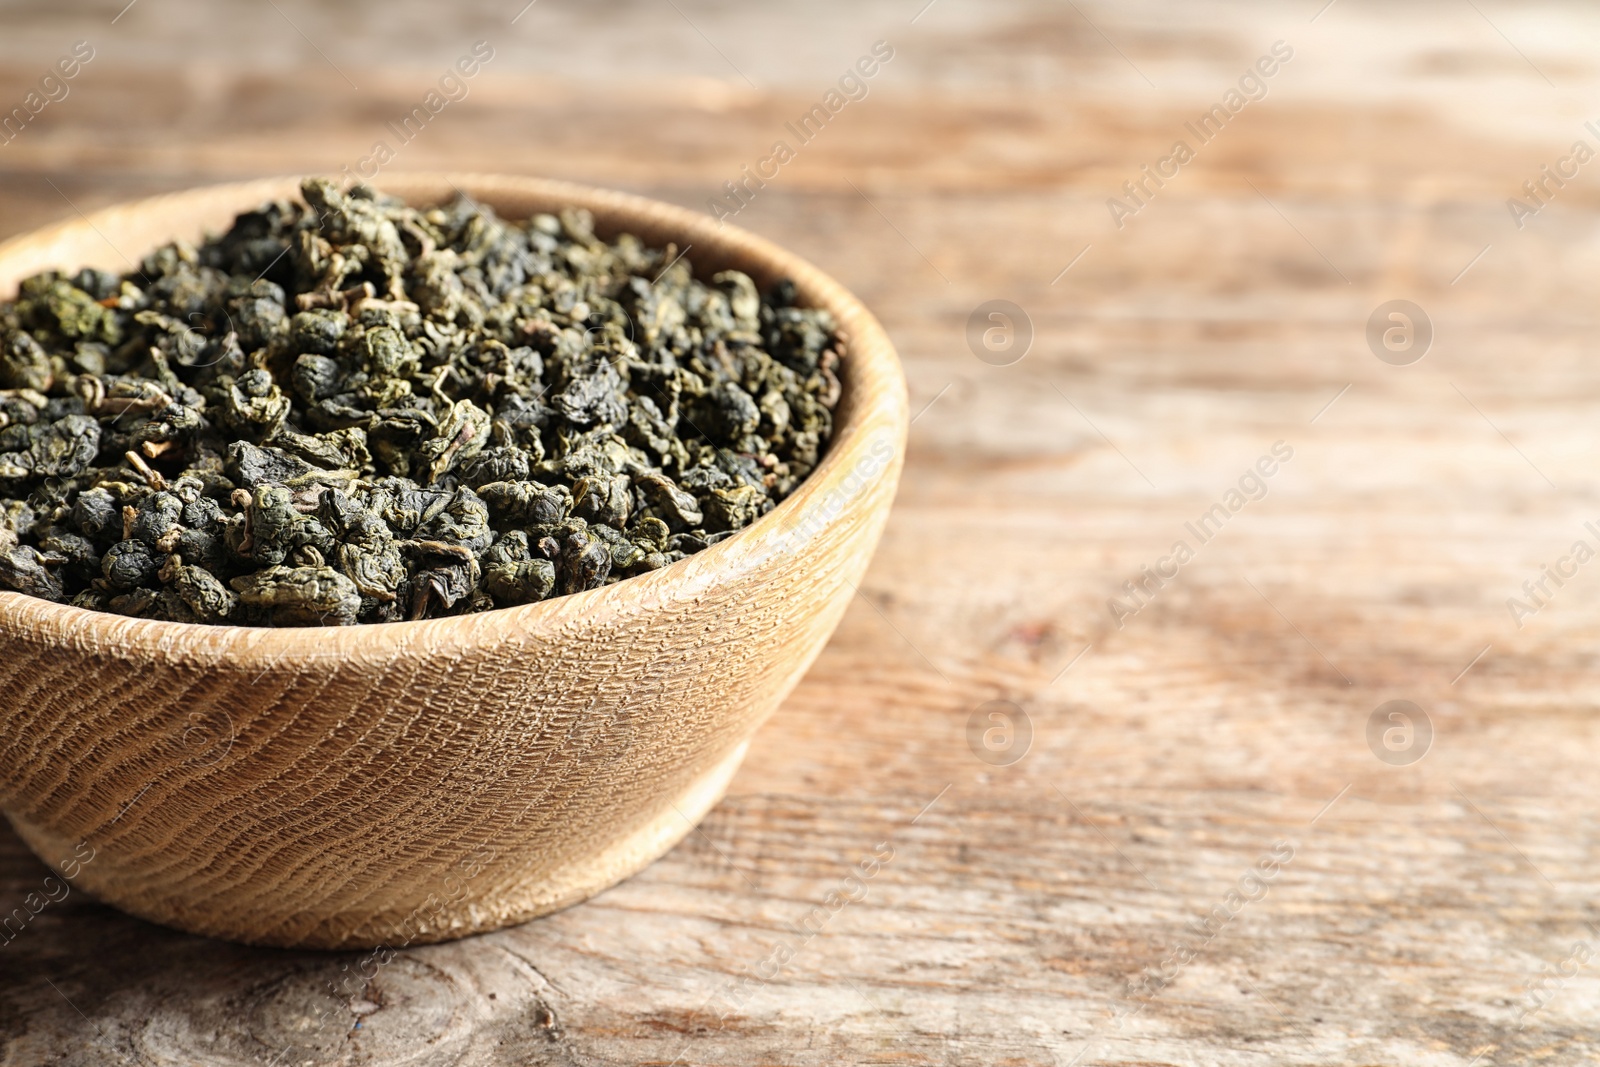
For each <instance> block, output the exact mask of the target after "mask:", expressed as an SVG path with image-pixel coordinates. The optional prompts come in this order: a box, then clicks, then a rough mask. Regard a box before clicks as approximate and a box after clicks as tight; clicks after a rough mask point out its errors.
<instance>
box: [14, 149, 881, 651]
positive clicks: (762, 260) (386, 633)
mask: <svg viewBox="0 0 1600 1067" xmlns="http://www.w3.org/2000/svg"><path fill="white" fill-rule="evenodd" d="M302 177H303V176H292V177H281V178H266V179H259V180H254V181H244V182H229V183H223V184H217V185H209V186H200V187H196V188H192V189H187V190H183V191H179V192H174V193H167V194H163V195H159V196H154V197H147V198H144V199H140V200H134V201H128V202H124V203H119V204H115V205H111V206H108V207H105V208H102V209H100V210H97V211H95V212H92V213H89V214H83V213H82V212H79V213H78V215H77V217H68V218H66V219H63V220H61V221H58V222H56V223H52V224H49V225H46V226H44V227H41V228H38V229H35V230H32V231H29V232H27V233H24V234H21V235H18V236H16V237H13V238H11V239H9V240H7V241H5V242H4V243H0V275H3V277H4V280H0V292H3V293H4V296H3V298H4V299H11V298H12V293H13V291H14V286H15V282H16V281H20V280H21V279H22V278H25V277H28V276H31V275H33V274H36V273H38V272H40V271H42V270H51V269H54V270H65V271H70V270H76V269H78V268H79V267H81V266H84V265H86V263H85V262H77V263H72V264H66V265H64V264H60V263H58V262H53V261H52V259H51V257H52V255H59V254H60V253H59V252H57V251H56V249H57V248H58V247H59V246H62V245H66V244H68V243H69V242H71V243H74V246H76V245H81V244H83V243H84V242H85V241H86V240H87V239H88V238H90V237H92V236H94V235H98V236H99V237H100V239H101V241H102V242H103V243H104V244H105V245H107V246H109V247H110V249H111V250H112V251H116V246H115V244H114V243H113V242H112V240H111V238H110V237H107V236H106V234H105V233H104V231H105V230H108V229H109V230H112V231H113V232H115V231H116V230H118V229H119V228H121V225H122V224H124V223H125V222H126V221H127V220H128V219H129V218H130V217H131V218H134V219H137V218H139V217H142V216H146V215H149V214H150V213H152V212H158V213H162V214H164V215H169V216H171V217H172V218H174V219H176V218H177V217H179V213H180V212H182V211H183V210H184V209H186V208H196V209H201V210H200V211H199V215H198V217H196V218H195V220H194V222H193V225H192V227H191V228H189V229H188V230H187V231H185V230H183V229H181V228H180V227H177V226H174V227H173V228H174V229H175V230H177V231H178V232H173V233H171V234H170V235H169V236H168V237H166V238H163V239H162V240H163V241H171V240H179V239H181V240H189V241H193V240H195V239H197V238H199V237H200V236H201V235H202V233H209V232H215V226H214V225H212V221H211V220H212V217H213V216H217V215H219V214H222V213H223V212H224V209H225V211H226V212H227V215H226V218H227V220H228V222H231V219H232V216H233V215H234V214H238V213H241V212H246V211H251V210H254V209H256V208H258V207H260V206H261V205H262V204H264V203H267V202H269V201H272V200H278V199H291V198H297V197H298V192H299V184H300V182H301V180H302ZM336 180H337V179H336ZM368 184H370V185H371V186H372V187H374V188H375V189H377V190H378V191H379V192H380V193H384V194H387V195H391V196H398V197H400V198H401V199H403V200H406V201H407V202H408V203H411V204H436V203H443V202H446V201H448V200H449V199H451V198H452V197H453V196H454V194H455V193H458V192H459V193H465V194H467V195H469V196H471V197H472V198H473V199H475V200H478V201H480V202H482V203H484V204H486V205H487V206H489V207H492V208H494V209H495V210H496V211H497V212H498V213H500V214H501V215H502V217H509V218H513V219H520V218H521V217H526V216H527V214H528V213H529V212H527V211H525V210H520V209H519V210H517V211H513V212H502V211H501V209H500V206H499V205H500V204H504V203H507V202H510V201H512V200H514V199H521V200H524V201H528V200H531V201H533V202H535V205H536V206H534V207H533V208H532V211H553V210H556V209H557V208H559V207H562V206H566V207H580V208H585V209H587V210H589V211H590V212H591V213H592V214H593V215H594V217H595V223H596V225H595V229H596V231H597V232H599V233H601V234H603V235H607V236H611V235H615V234H618V233H622V232H629V233H634V234H637V235H639V236H640V237H641V239H643V240H645V241H646V243H648V244H651V245H653V246H656V247H660V246H661V245H662V244H664V243H665V242H666V241H667V240H675V239H678V238H682V239H685V240H686V241H687V245H686V247H685V252H687V251H688V248H689V247H691V246H692V247H701V248H702V249H704V252H703V254H702V255H700V256H697V257H693V260H692V264H693V267H694V270H695V274H696V275H697V276H700V277H704V276H705V275H706V274H709V273H710V271H711V270H712V269H728V268H729V267H732V268H735V269H740V270H745V271H746V272H748V273H752V274H755V275H757V276H758V278H757V280H758V283H759V282H760V281H761V276H765V277H766V278H767V279H769V280H772V279H775V278H776V277H780V276H782V277H788V278H791V279H792V280H793V281H794V283H795V286H796V288H797V290H798V292H799V293H800V296H801V300H802V302H803V303H804V304H805V305H806V306H810V307H821V308H826V309H827V310H829V311H830V312H832V313H833V315H834V317H835V319H836V321H837V323H838V327H839V333H840V337H841V340H842V341H843V342H844V352H843V358H842V360H841V374H840V380H841V385H842V391H841V394H840V399H839V404H838V406H837V407H836V408H835V422H834V426H833V436H832V438H831V439H830V441H829V443H828V448H827V451H826V452H825V453H824V454H823V457H822V459H821V461H820V462H819V463H818V465H817V467H816V468H815V469H814V470H813V471H812V472H811V473H810V474H809V475H808V476H807V477H806V478H805V480H804V481H803V482H801V484H800V485H799V486H798V487H796V489H795V490H794V491H793V492H792V493H790V494H789V496H788V497H786V498H785V499H784V500H782V501H781V502H779V503H778V505H777V506H776V507H774V508H773V509H772V510H771V511H770V512H768V513H767V514H766V515H763V516H762V517H761V518H759V519H757V520H756V521H755V522H754V523H752V524H750V525H749V526H747V527H745V528H744V529H742V530H739V531H737V532H736V533H735V534H734V535H733V536H730V537H727V538H725V539H723V540H722V541H719V542H717V543H716V544H714V545H711V546H709V547H707V548H705V549H702V550H701V551H699V552H697V553H694V554H693V555H690V556H687V557H685V558H684V559H681V560H677V561H675V562H673V563H671V564H668V565H667V566H666V567H662V568H660V569H658V570H654V571H649V572H646V573H645V574H640V575H634V576H632V577H629V578H625V579H622V580H620V581H617V582H613V583H611V584H609V585H604V586H601V587H599V588H597V589H589V590H584V591H583V592H579V593H570V594H567V595H565V596H559V597H554V598H551V599H549V600H544V601H540V602H538V603H535V604H525V605H520V606H516V607H508V608H494V609H491V610H489V611H483V612H476V613H472V614H468V615H456V616H446V617H442V618H436V619H422V620H417V621H402V622H387V623H356V624H353V625H350V626H307V627H270V626H238V625H215V624H209V623H189V622H171V621H166V620H159V619H140V618H133V617H129V616H122V615H116V614H113V613H111V612H103V611H96V610H93V609H90V608H81V607H76V606H73V605H71V604H62V603H56V602H54V601H49V600H44V599H42V598H39V597H33V596H29V595H27V594H24V593H18V592H14V591H10V590H4V591H0V635H18V634H29V635H34V636H37V635H40V634H45V635H48V636H49V637H50V638H53V639H56V640H59V641H61V642H63V643H71V644H74V645H82V646H90V647H98V648H101V649H106V648H111V649H115V650H117V653H118V654H119V655H123V656H134V657H137V658H139V659H141V660H147V661H157V660H160V661H172V660H175V659H182V660H186V661H193V660H195V659H200V660H202V661H203V662H204V664H205V665H206V666H210V667H228V666H235V667H238V668H239V669H242V670H245V671H254V670H270V669H272V668H273V667H274V666H277V665H279V664H293V665H295V666H304V665H307V664H312V663H316V662H330V663H331V662H337V661H341V660H345V659H349V658H351V657H353V656H359V657H360V658H363V659H365V658H369V657H380V658H387V657H388V656H390V655H396V654H402V653H405V652H406V651H408V650H409V649H411V648H412V646H418V649H419V650H425V651H427V652H429V653H440V652H444V653H449V652H452V651H456V650H460V649H464V648H466V647H468V646H479V645H482V644H483V643H484V642H485V640H488V639H493V638H496V637H504V636H505V635H507V634H518V635H526V636H535V635H539V634H546V635H548V634H552V633H554V632H555V631H558V630H563V629H570V628H571V627H573V626H575V625H577V624H579V623H580V622H581V624H582V625H584V626H585V627H586V628H592V627H594V626H596V625H598V624H603V623H605V622H607V621H610V620H614V619H620V618H621V617H623V616H625V615H627V616H631V615H635V614H638V613H639V612H640V611H641V610H648V609H650V608H653V607H658V606H661V605H666V604H675V603H681V602H683V601H686V600H688V601H698V600H699V599H701V598H702V597H704V596H705V595H706V594H707V593H709V592H710V591H711V589H712V588H713V587H716V586H720V585H723V584H725V583H729V582H732V581H736V580H739V579H740V578H743V577H746V576H747V575H749V574H751V573H752V572H753V571H754V570H755V569H756V568H757V567H759V566H761V565H762V564H764V563H765V562H767V561H768V560H769V559H770V558H771V556H772V555H774V554H775V553H778V552H784V551H790V552H799V551H802V550H803V549H804V548H805V547H806V546H807V544H808V543H810V542H812V541H814V540H815V538H816V535H817V534H818V533H820V530H819V529H812V530H810V531H809V532H808V531H807V529H806V527H807V526H808V525H811V526H815V524H814V523H808V522H806V521H805V520H806V519H807V517H808V516H814V515H817V514H819V513H823V512H825V511H827V510H828V509H827V508H825V507H824V505H830V506H831V505H832V503H833V502H835V501H838V506H837V508H836V509H834V513H833V514H827V515H825V517H824V519H823V522H822V526H823V527H824V528H825V527H827V526H830V525H832V524H833V523H836V522H841V521H846V519H847V518H848V515H849V513H850V512H851V511H852V508H854V509H855V510H860V509H861V508H862V507H863V506H864V504H865V502H866V501H868V500H869V499H871V498H873V497H874V496H875V494H873V493H870V492H868V489H869V488H870V483H871V482H872V481H873V480H874V479H884V478H887V480H888V485H889V489H890V491H891V493H892V490H893V487H894V484H895V481H896V480H897V478H898V468H899V464H900V462H901V461H902V460H903V457H904V451H905V439H906V434H907V430H908V428H909V421H910V420H909V405H908V400H907V396H906V386H905V379H904V375H903V373H902V371H901V368H900V362H899V357H898V355H897V354H896V353H895V350H894V346H893V344H892V342H891V341H890V340H889V337H888V334H887V333H886V332H885V331H884V329H883V327H882V325H881V324H879V322H878V320H877V319H876V317H874V316H873V314H872V313H871V312H870V311H869V310H868V309H867V308H866V306H865V305H864V304H862V303H861V301H860V300H859V299H858V298H857V297H856V296H855V295H854V294H852V293H851V292H850V291H849V290H847V289H845V288H844V286H843V285H841V284H840V283H839V282H837V281H835V280H834V279H833V278H832V277H830V276H829V275H827V274H826V273H824V272H823V271H822V270H820V269H819V268H817V267H816V266H814V265H813V264H811V263H810V262H809V261H807V260H805V259H803V258H801V257H800V256H797V255H795V254H794V253H791V252H788V251H786V250H785V249H783V248H782V247H780V246H778V245H777V244H775V243H774V242H771V241H768V240H767V239H765V238H763V237H759V236H757V235H755V234H753V233H751V232H749V231H747V230H744V229H742V228H740V227H737V226H733V225H728V224H725V223H723V222H721V221H720V220H717V219H714V218H712V217H711V216H709V215H707V214H703V213H701V212H698V211H694V210H691V209H689V208H685V207H680V206H678V205H675V204H670V203H666V202H664V201H659V200H655V199H652V198H649V197H645V196H640V195H637V194H633V193H625V192H620V191H615V190H610V189H604V188H599V187H595V186H589V185H584V184H579V183H575V182H567V181H559V180H554V179H546V178H534V177H522V176H513V175H500V174H489V173H477V172H470V173H468V172H463V173H457V172H401V173H396V174H394V175H389V176H383V177H380V178H376V179H374V180H372V181H370V182H369V183H368ZM228 222H223V223H219V224H218V225H223V226H225V225H227V224H228ZM183 226H185V227H188V226H190V224H189V223H187V222H186V223H184V224H183ZM154 247H156V246H152V249H145V250H142V251H141V254H144V253H146V252H148V251H150V250H153V248H154ZM74 254H76V255H77V256H78V257H79V258H80V260H85V261H88V265H95V264H94V263H93V261H94V260H95V259H96V258H98V259H99V260H100V261H101V262H114V261H115V260H113V259H112V257H110V256H100V257H95V256H93V255H85V254H84V253H83V252H82V250H81V248H77V247H74ZM117 258H119V259H120V258H123V257H121V255H120V253H118V256H117ZM19 261H20V264H21V269H14V268H12V267H11V266H10V265H11V264H12V263H14V262H19ZM708 262H709V266H708V265H707V264H708ZM12 279H15V280H14V281H13V280H12ZM841 414H842V416H843V417H842V418H841V417H840V415H841ZM885 443H887V444H888V445H889V446H890V449H891V451H886V450H885V448H884V445H885ZM852 477H854V478H855V480H856V481H857V482H858V483H869V484H865V485H863V484H858V485H857V486H856V487H855V488H853V489H852V488H849V487H848V483H849V480H850V479H851V478H852Z"/></svg>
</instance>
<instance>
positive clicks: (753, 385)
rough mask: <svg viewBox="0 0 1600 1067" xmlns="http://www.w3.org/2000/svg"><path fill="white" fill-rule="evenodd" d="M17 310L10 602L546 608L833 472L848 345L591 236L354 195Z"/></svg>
mask: <svg viewBox="0 0 1600 1067" xmlns="http://www.w3.org/2000/svg"><path fill="white" fill-rule="evenodd" d="M302 194H303V196H304V202H303V203H301V202H294V203H290V202H281V203H274V204H270V205H268V206H265V207H263V208H261V209H260V210H258V211H253V212H250V213H248V214H245V215H241V216H240V217H239V218H238V220H237V221H236V222H235V224H234V226H233V228H232V229H231V230H229V231H228V232H227V233H226V234H223V235H222V236H220V237H216V238H213V239H211V240H208V241H207V242H205V243H204V244H202V245H201V246H199V247H198V248H197V247H192V246H190V245H186V244H182V243H177V244H172V245H168V246H166V247H164V248H162V249H160V250H158V251H156V252H154V253H153V254H151V255H150V256H148V257H147V258H146V259H145V260H144V262H143V263H141V264H140V265H139V267H138V269H136V270H133V271H131V272H130V273H128V274H126V275H123V276H121V277H119V276H117V275H115V274H112V273H107V272H104V271H99V270H84V271H81V272H79V273H78V274H76V275H73V276H70V277H68V276H66V275H63V274H56V273H50V274H43V275H39V276H37V277H34V278H31V279H29V280H28V281H26V282H24V283H23V285H22V287H21V290H20V293H19V296H18V299H17V300H16V301H15V302H12V303H6V304H0V509H3V511H0V588H4V589H10V590H15V591H18V592H21V593H26V594H29V595H32V596H37V597H43V598H46V599H48V600H54V601H58V602H70V603H72V604H76V605H79V606H81V607H85V608H92V609H95V610H100V611H108V612H116V613H119V614H122V615H130V616H138V617H142V618H152V619H168V620H176V621H181V622H198V623H223V624H233V625H247V626H263V625H272V626H313V625H349V624H352V623H363V622H392V621H402V620H408V619H425V618H434V617H438V616H444V615H458V614H463V613H467V612H476V611H484V610H487V609H491V608H496V607H506V606H511V605H517V604H527V603H531V602H534V601H538V600H543V599H545V598H548V597H554V596H562V595H566V594H569V593H576V592H579V591H581V590H585V589H593V588H595V587H597V586H601V585H605V584H607V583H609V582H615V581H618V580H619V579H623V578H627V577H629V576H632V575H637V574H640V573H643V572H645V571H649V570H653V569H655V568H659V567H664V566H666V565H667V564H669V563H672V562H673V561H675V560H678V559H682V558H683V557H684V556H687V555H689V554H691V553H694V552H697V551H700V550H702V549H704V548H706V547H707V546H709V545H711V544H714V543H716V542H717V541H719V540H721V539H723V538H725V537H728V536H729V535H731V534H733V533H735V532H736V531H738V530H740V529H742V528H743V527H745V526H748V525H749V524H750V523H751V522H753V521H755V520H756V519H757V518H759V517H760V516H761V515H763V514H765V513H766V512H767V511H769V510H771V509H772V507H773V506H774V505H775V504H776V503H777V502H778V501H780V500H782V499H783V498H784V497H785V496H786V495H788V494H789V493H790V492H791V491H792V490H793V489H794V487H795V486H796V485H797V484H798V483H799V482H800V481H801V480H802V479H803V478H805V477H806V475H807V474H808V473H809V472H810V471H811V470H812V469H813V468H814V467H815V466H816V464H817V461H818V457H819V455H820V454H821V453H822V451H823V449H824V448H825V446H826V444H827V441H828V438H829V435H830V433H831V430H832V425H833V424H832V409H833V407H834V405H835V403H836V402H837V400H838V397H839V380H838V378H837V377H836V373H835V372H836V370H837V366H838V361H839V350H840V344H839V340H838V338H837V336H836V333H835V327H834V323H833V322H832V320H831V318H830V316H829V315H828V313H827V312H825V311H820V310H812V309H806V308H800V307H796V306H795V290H794V286H793V285H792V284H790V283H788V282H783V283H780V284H778V285H776V286H775V287H774V288H773V289H772V290H771V291H770V292H768V293H766V294H764V295H763V294H762V293H761V292H759V291H758V290H757V287H756V285H755V284H754V283H753V282H752V281H751V279H750V278H749V277H747V276H746V275H744V274H742V273H740V272H738V271H723V272H721V273H718V274H716V275H714V276H713V277H712V278H711V279H710V280H709V284H707V283H705V282H702V281H698V280H696V279H695V278H694V276H693V272H692V269H691V266H690V262H689V260H688V258H687V257H686V256H684V255H682V254H681V253H680V250H679V249H677V248H675V247H672V246H669V247H667V248H662V249H657V248H648V247H646V246H645V245H644V244H643V243H641V242H640V241H639V240H637V239H635V238H633V237H631V236H627V235H623V236H621V237H618V238H617V239H616V240H614V241H610V242H608V241H605V240H601V239H600V238H598V237H597V236H596V235H595V233H594V223H593V219H592V217H591V216H590V215H589V214H588V213H587V212H584V211H581V210H569V211H565V212H563V213H561V214H560V215H559V216H553V215H539V216H536V217H534V218H532V219H530V220H528V221H526V222H524V223H512V222H506V221H502V220H500V219H498V218H496V217H495V215H494V214H493V213H492V212H491V211H489V210H488V209H487V208H485V207H483V206H480V205H478V204H475V203H473V202H472V201H470V200H467V199H465V198H462V199H458V200H457V201H455V202H454V203H452V204H450V205H449V206H447V207H441V208H432V209H412V208H409V207H406V206H405V205H404V204H402V203H400V202H399V201H396V200H393V199H390V198H386V197H383V196H381V195H379V194H378V193H375V192H374V191H372V190H370V189H367V188H364V187H361V186H357V187H355V188H352V189H350V190H348V191H343V190H341V189H340V188H339V187H338V186H337V185H335V184H334V183H332V182H329V181H325V180H310V181H307V182H305V183H304V184H303V186H302Z"/></svg>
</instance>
